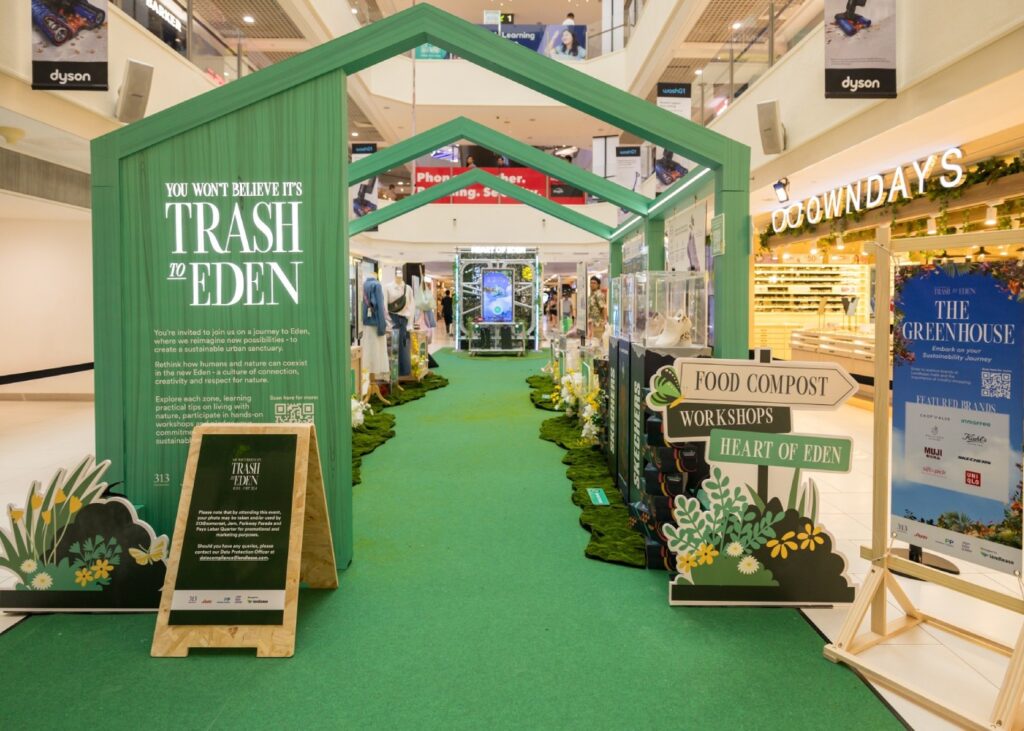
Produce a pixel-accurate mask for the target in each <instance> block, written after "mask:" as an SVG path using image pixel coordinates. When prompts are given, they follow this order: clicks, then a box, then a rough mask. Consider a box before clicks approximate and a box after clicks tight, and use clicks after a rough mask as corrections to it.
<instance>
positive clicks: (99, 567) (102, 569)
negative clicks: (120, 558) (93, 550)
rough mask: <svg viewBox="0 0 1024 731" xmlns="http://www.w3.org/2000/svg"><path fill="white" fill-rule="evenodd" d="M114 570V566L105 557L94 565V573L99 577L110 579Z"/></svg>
mask: <svg viewBox="0 0 1024 731" xmlns="http://www.w3.org/2000/svg"><path fill="white" fill-rule="evenodd" d="M113 570H114V567H113V566H112V565H111V563H110V562H109V561H107V559H105V558H101V559H100V560H99V561H97V562H96V563H94V564H93V565H92V569H91V571H92V573H93V576H95V577H96V578H97V579H109V578H110V572H111V571H113Z"/></svg>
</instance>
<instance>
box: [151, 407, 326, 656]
mask: <svg viewBox="0 0 1024 731" xmlns="http://www.w3.org/2000/svg"><path fill="white" fill-rule="evenodd" d="M300 580H301V581H304V582H306V583H307V584H308V585H309V586H310V587H312V588H320V589H336V588H337V587H338V574H337V569H336V566H335V563H334V549H333V542H332V539H331V529H330V524H329V519H328V514H327V502H326V499H325V495H324V486H323V476H322V473H321V469H320V454H319V450H318V447H317V441H316V430H315V428H314V427H313V425H312V424H204V425H202V426H198V427H196V428H195V430H194V431H193V432H192V442H191V445H190V447H189V455H188V462H187V465H186V468H185V483H184V485H183V487H182V491H181V499H180V502H179V504H178V516H177V520H176V521H175V526H174V540H173V543H172V548H171V560H170V564H169V565H168V569H167V583H166V584H165V586H164V592H163V596H162V600H161V602H160V612H159V614H158V616H157V625H156V631H155V633H154V635H153V648H152V654H153V656H154V657H184V656H185V655H187V654H188V651H189V649H190V648H193V647H235V648H238V647H255V648H256V654H257V657H290V656H291V655H292V654H294V651H295V625H296V610H297V606H298V591H299V582H300Z"/></svg>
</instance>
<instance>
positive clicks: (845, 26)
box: [836, 0, 871, 36]
mask: <svg viewBox="0 0 1024 731" xmlns="http://www.w3.org/2000/svg"><path fill="white" fill-rule="evenodd" d="M867 1H868V0H847V3H846V12H845V13H836V25H838V26H839V29H840V30H842V31H843V33H845V34H846V35H848V36H854V35H857V32H858V31H862V30H864V29H865V28H870V27H871V21H870V20H868V19H867V18H865V17H864V16H863V15H858V14H857V8H863V7H864V6H865V5H866V4H867Z"/></svg>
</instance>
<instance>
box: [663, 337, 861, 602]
mask: <svg viewBox="0 0 1024 731" xmlns="http://www.w3.org/2000/svg"><path fill="white" fill-rule="evenodd" d="M758 355H759V356H760V358H761V360H760V361H757V360H749V361H745V360H718V359H713V358H679V359H677V360H676V361H675V363H674V364H673V365H671V366H665V367H663V368H661V369H659V370H658V372H657V373H655V375H654V376H653V377H652V378H651V382H650V393H649V394H648V396H647V406H648V407H649V408H650V409H651V410H652V411H654V412H656V413H658V414H659V415H660V416H661V425H662V436H663V437H664V439H665V442H666V443H667V444H669V445H671V446H673V447H678V446H681V445H682V444H684V443H686V442H694V441H702V442H706V443H707V446H706V451H705V454H706V459H707V461H708V463H709V465H710V467H711V472H710V477H708V478H707V479H705V480H704V481H703V483H702V484H701V487H700V490H699V491H697V492H696V493H688V494H681V495H679V496H677V497H675V498H674V502H673V509H672V516H673V519H674V521H675V523H674V524H672V523H666V524H665V525H663V526H662V531H663V532H664V535H665V537H666V539H667V547H668V550H669V551H671V552H672V553H674V554H675V556H676V566H677V570H678V572H679V574H678V576H676V578H675V579H674V580H673V581H672V583H671V584H670V589H669V602H670V603H671V604H694V603H696V604H770V605H787V604H789V605H791V604H798V605H799V604H831V603H837V602H848V601H852V599H853V589H852V587H851V586H850V585H849V582H848V581H847V579H846V577H845V574H844V570H845V562H844V560H843V558H842V557H841V556H840V555H839V554H837V553H835V552H834V544H833V542H832V538H831V536H830V535H828V533H827V532H825V527H824V526H823V525H821V524H819V523H818V506H819V499H818V490H817V486H816V485H815V484H814V481H813V480H810V479H809V480H806V481H803V480H801V473H802V472H803V471H804V470H813V471H823V472H849V470H850V462H851V457H852V453H853V442H852V440H850V439H849V438H847V437H833V436H818V435H812V434H791V433H790V430H791V429H792V424H793V422H792V415H791V412H790V410H791V408H796V409H836V408H838V407H839V406H841V405H842V404H843V403H844V402H845V401H846V400H847V399H849V398H850V397H851V396H853V395H854V394H855V393H856V392H857V389H858V384H857V382H856V381H855V380H854V379H853V378H851V377H850V375H849V374H848V373H847V372H846V371H845V370H843V369H842V368H841V367H840V366H838V365H836V364H835V363H809V362H793V361H789V362H778V361H777V362H772V361H771V357H770V353H768V352H766V351H763V352H761V353H759V354H758ZM732 465H746V466H749V467H756V468H757V470H756V472H757V480H756V488H755V487H752V486H750V485H748V484H746V480H748V479H750V477H751V476H752V474H751V473H750V471H749V470H746V471H744V470H742V469H739V468H732V467H731V466H732ZM770 468H776V473H775V476H776V480H777V482H776V483H775V484H774V485H773V484H772V483H771V482H770V481H769V469H770ZM779 468H783V469H788V470H789V471H790V472H789V474H780V473H779ZM732 470H735V471H732ZM789 475H792V477H790V476H789ZM780 478H781V479H780ZM751 482H754V481H753V480H751ZM709 546H710V548H709ZM726 549H727V552H726Z"/></svg>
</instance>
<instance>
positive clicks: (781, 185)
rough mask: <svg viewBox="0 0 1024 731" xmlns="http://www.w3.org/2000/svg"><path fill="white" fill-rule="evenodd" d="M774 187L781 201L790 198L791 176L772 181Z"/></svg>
mask: <svg viewBox="0 0 1024 731" xmlns="http://www.w3.org/2000/svg"><path fill="white" fill-rule="evenodd" d="M772 189H773V190H774V191H775V197H776V198H778V199H779V203H785V202H786V201H788V200H789V178H782V179H781V180H778V181H776V182H775V183H772Z"/></svg>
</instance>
